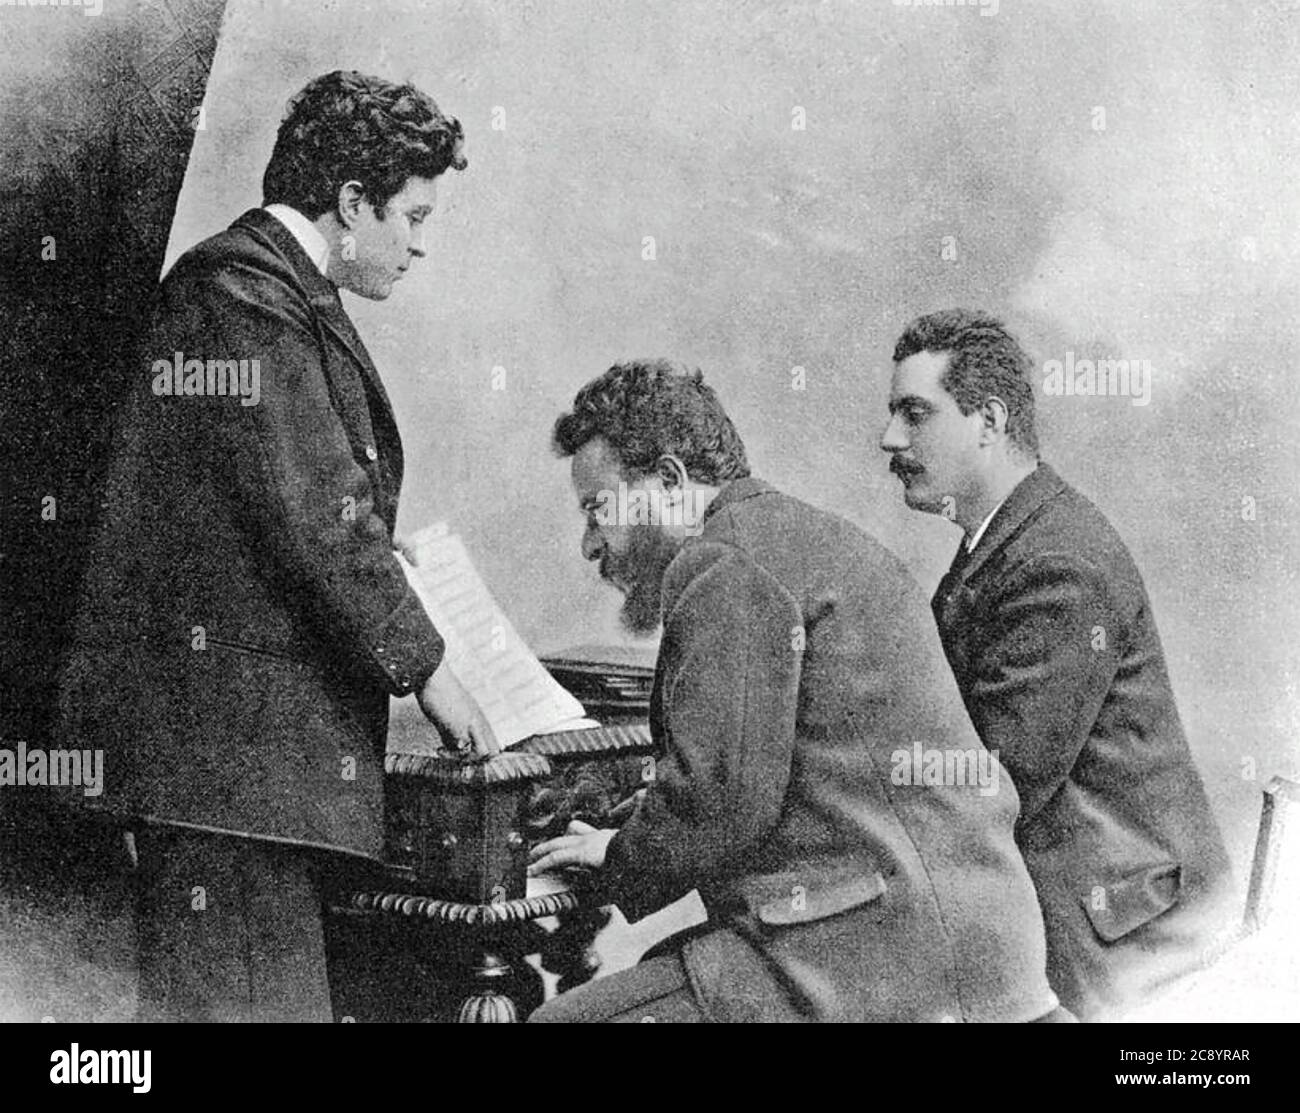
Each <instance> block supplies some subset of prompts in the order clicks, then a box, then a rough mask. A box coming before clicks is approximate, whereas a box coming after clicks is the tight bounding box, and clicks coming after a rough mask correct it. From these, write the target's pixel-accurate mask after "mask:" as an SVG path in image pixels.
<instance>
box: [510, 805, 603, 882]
mask: <svg viewBox="0 0 1300 1113" xmlns="http://www.w3.org/2000/svg"><path fill="white" fill-rule="evenodd" d="M617 833H618V832H616V831H613V830H599V829H597V828H595V827H592V826H591V825H590V824H587V823H582V822H580V821H579V820H576V819H575V820H573V822H571V823H570V824H569V827H568V831H567V832H566V833H565V834H563V835H561V836H559V838H555V839H547V840H546V842H541V843H538V844H537V845H536V846H535V847H533V848H532V850H531V851H530V852H529V855H528V857H529V862H528V876H529V877H535V876H537V875H538V874H541V873H548V872H550V871H552V870H562V869H587V870H598V869H600V867H601V866H603V865H604V864H605V850H606V848H607V847H608V846H609V840H610V839H612V838H613V837H614V836H615V835H616V834H617Z"/></svg>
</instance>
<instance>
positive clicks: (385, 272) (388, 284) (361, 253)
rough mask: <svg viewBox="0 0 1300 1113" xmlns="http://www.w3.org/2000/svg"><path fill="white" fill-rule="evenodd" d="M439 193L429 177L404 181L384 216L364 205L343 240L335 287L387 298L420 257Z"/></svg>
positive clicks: (364, 296) (371, 297)
mask: <svg viewBox="0 0 1300 1113" xmlns="http://www.w3.org/2000/svg"><path fill="white" fill-rule="evenodd" d="M437 191H438V186H437V182H436V181H435V180H434V179H433V178H408V179H407V180H406V184H405V185H404V186H403V187H402V188H401V189H400V190H399V191H398V192H397V193H395V194H394V195H393V196H392V197H391V198H390V199H389V201H388V204H387V205H386V206H385V207H384V210H383V213H382V214H380V213H377V212H376V211H375V209H374V206H372V205H370V204H368V203H365V202H363V203H362V205H361V215H360V218H359V220H358V221H357V223H356V224H355V225H354V226H353V227H352V228H351V229H349V231H348V232H347V233H345V235H344V238H343V246H342V249H341V250H340V253H339V255H340V258H339V266H338V284H339V285H340V286H342V287H344V288H345V289H347V290H351V291H352V292H353V293H354V294H358V295H360V296H361V297H363V298H370V299H371V300H372V301H383V300H384V299H385V298H386V297H388V295H389V294H391V293H392V292H393V283H395V282H397V281H398V280H399V279H400V278H401V277H402V275H403V274H405V273H406V268H407V267H409V266H410V265H411V262H412V261H413V260H414V259H417V258H423V257H424V253H425V248H424V224H425V221H426V219H427V218H428V216H429V215H430V214H431V213H432V212H433V209H434V205H435V203H436V201H437ZM381 215H382V216H383V219H382V220H381V219H380V216H381Z"/></svg>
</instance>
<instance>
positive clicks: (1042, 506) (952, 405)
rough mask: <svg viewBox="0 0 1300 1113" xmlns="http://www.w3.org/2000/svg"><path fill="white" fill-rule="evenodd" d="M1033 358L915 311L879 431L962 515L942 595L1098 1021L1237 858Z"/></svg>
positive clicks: (1062, 968) (966, 681)
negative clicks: (1048, 448) (1064, 461)
mask: <svg viewBox="0 0 1300 1113" xmlns="http://www.w3.org/2000/svg"><path fill="white" fill-rule="evenodd" d="M1031 373H1032V366H1031V364H1030V360H1029V357H1028V355H1026V353H1025V352H1024V350H1023V349H1022V348H1021V347H1020V345H1019V344H1018V343H1017V342H1016V340H1015V338H1014V337H1013V336H1011V334H1010V333H1008V332H1007V330H1006V328H1005V327H1004V326H1003V324H1002V323H1001V322H1000V321H998V320H996V319H995V318H993V317H991V316H989V315H988V314H985V313H977V312H971V311H967V310H960V309H954V310H948V311H945V312H940V313H934V314H931V315H929V316H925V317H921V318H918V319H917V320H915V321H913V322H912V323H911V324H910V325H909V326H908V327H907V330H906V331H905V332H904V333H903V335H902V336H901V337H900V338H899V340H898V343H897V345H896V346H895V348H894V373H893V382H892V386H891V389H890V396H889V412H890V420H889V424H888V426H887V427H886V429H885V432H884V436H883V438H882V440H881V448H882V449H884V450H885V451H886V452H888V453H889V454H890V464H889V466H890V470H891V471H892V472H893V473H894V474H895V475H897V476H898V477H899V478H900V480H901V481H902V484H903V497H904V500H905V501H906V503H907V505H908V506H909V507H911V508H912V509H914V510H922V511H925V512H927V513H930V514H942V515H944V516H945V517H947V518H949V520H951V521H954V522H956V524H957V525H959V526H960V527H961V528H962V531H963V533H964V535H965V536H964V537H963V538H962V541H961V543H960V545H959V546H958V551H957V556H956V559H955V560H954V561H953V565H952V569H951V570H950V571H949V572H948V574H947V575H946V576H945V577H944V579H943V580H942V582H941V583H940V585H939V589H938V591H937V592H936V594H935V597H934V602H933V608H934V615H935V618H936V620H937V622H938V628H939V633H940V635H941V637H942V639H943V645H944V649H945V651H946V653H947V656H948V660H949V662H950V664H951V665H952V669H953V672H954V674H955V675H956V678H957V683H958V685H959V686H960V688H961V692H962V695H963V697H964V699H965V701H966V707H967V709H968V710H969V711H970V715H971V719H972V720H973V721H974V723H975V727H976V729H977V730H978V731H979V733H980V737H981V738H982V739H983V741H984V745H985V746H986V747H988V748H989V749H990V750H992V751H994V752H996V753H998V754H1000V755H1001V758H1002V762H1003V764H1004V765H1005V766H1006V769H1007V771H1008V772H1009V773H1010V774H1011V777H1012V779H1013V780H1014V781H1015V783H1016V787H1017V789H1018V790H1019V794H1020V803H1021V814H1020V819H1019V821H1018V823H1017V826H1016V840H1017V842H1018V843H1019V845H1020V848H1021V851H1022V852H1023V854H1024V857H1025V861H1026V863H1027V864H1028V866H1029V871H1030V873H1031V874H1032V875H1033V878H1034V881H1035V883H1036V885H1037V887H1038V896H1039V900H1040V902H1041V904H1042V908H1043V917H1044V920H1045V922H1046V925H1047V944H1048V967H1047V970H1048V977H1049V979H1050V981H1051V984H1052V988H1053V989H1054V990H1055V991H1056V992H1057V994H1058V995H1059V996H1060V998H1061V1001H1062V1003H1063V1004H1064V1005H1065V1006H1066V1007H1067V1008H1069V1009H1070V1010H1071V1011H1072V1012H1074V1013H1075V1014H1076V1015H1078V1016H1080V1017H1081V1018H1084V1019H1093V1018H1096V1019H1100V1018H1105V1017H1108V1016H1112V1015H1114V1014H1116V1013H1117V1012H1119V1011H1122V1010H1123V1009H1124V1008H1125V1007H1126V1006H1132V1005H1135V1004H1138V1003H1141V1001H1142V1000H1143V999H1144V998H1146V997H1147V996H1149V994H1150V993H1151V992H1152V991H1153V990H1155V989H1156V988H1158V987H1160V986H1161V985H1163V984H1166V983H1167V982H1168V981H1170V980H1171V979H1172V978H1174V977H1176V976H1178V975H1179V974H1181V973H1183V972H1185V971H1187V970H1188V969H1191V968H1194V967H1195V965H1196V964H1197V963H1198V962H1200V961H1203V960H1204V958H1205V957H1206V951H1207V947H1208V945H1209V944H1210V943H1211V941H1212V939H1213V937H1214V934H1215V932H1216V930H1217V928H1218V927H1219V926H1220V924H1221V922H1222V919H1223V917H1224V915H1225V911H1226V910H1225V908H1224V902H1225V900H1226V898H1227V897H1228V896H1229V886H1228V884H1227V881H1228V868H1227V860H1226V856H1225V852H1224V848H1223V843H1222V840H1221V838H1220V835H1219V829H1218V825H1217V824H1216V823H1215V820H1214V817H1213V815H1212V814H1211V811H1210V806H1209V803H1208V801H1207V799H1206V795H1205V790H1204V788H1203V787H1202V784H1201V779H1200V776H1199V775H1198V774H1197V772H1196V768H1195V766H1194V765H1193V763H1192V757H1191V753H1190V751H1189V750H1188V746H1187V741H1186V739H1185V738H1184V736H1183V728H1182V724H1181V723H1180V721H1179V717H1178V710H1177V707H1176V706H1175V704H1174V697H1173V691H1172V689H1171V688H1170V684H1169V677H1168V674H1167V672H1166V669H1165V662H1164V654H1163V651H1162V649H1161V645H1160V637H1159V634H1158V633H1157V631H1156V625H1155V619H1154V617H1153V615H1152V612H1151V602H1150V600H1149V599H1148V598H1147V594H1146V589H1145V587H1144V586H1143V583H1142V577H1141V576H1140V575H1139V573H1138V570H1137V567H1136V566H1135V565H1134V563H1133V559H1132V557H1131V556H1130V555H1129V552H1128V550H1127V548H1125V546H1124V543H1123V541H1121V540H1120V538H1119V536H1118V535H1117V534H1116V532H1115V531H1114V529H1113V528H1112V527H1111V525H1110V523H1109V522H1108V521H1107V520H1106V519H1105V518H1104V517H1103V516H1102V515H1101V513H1100V512H1099V511H1098V510H1097V509H1096V507H1094V506H1093V505H1092V504H1091V503H1090V502H1088V501H1087V500H1086V499H1085V498H1083V497H1082V496H1081V495H1080V494H1078V492H1076V491H1075V490H1073V489H1072V488H1071V487H1069V486H1067V485H1066V484H1065V483H1064V482H1063V481H1062V480H1061V479H1060V478H1059V477H1058V476H1057V474H1056V473H1055V472H1054V471H1053V470H1052V469H1051V468H1050V467H1049V466H1048V465H1047V464H1045V463H1043V462H1041V461H1040V459H1039V454H1038V440H1037V435H1036V432H1035V428H1034V391H1033V385H1032V383H1031V379H1030V375H1031Z"/></svg>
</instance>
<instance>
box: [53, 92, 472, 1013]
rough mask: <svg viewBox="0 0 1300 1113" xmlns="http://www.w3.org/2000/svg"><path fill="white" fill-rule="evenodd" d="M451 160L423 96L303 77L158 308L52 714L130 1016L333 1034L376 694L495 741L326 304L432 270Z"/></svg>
mask: <svg viewBox="0 0 1300 1113" xmlns="http://www.w3.org/2000/svg"><path fill="white" fill-rule="evenodd" d="M461 142H462V132H461V126H460V124H459V123H458V122H457V121H456V120H455V119H452V118H449V117H447V116H444V115H443V114H442V112H440V111H439V109H438V106H437V105H436V104H435V103H434V102H433V100H432V99H430V98H429V97H428V96H427V95H426V94H424V93H422V92H421V91H420V90H418V89H416V88H415V87H414V86H411V85H402V84H394V83H392V82H389V81H384V80H382V79H380V78H376V77H367V76H364V75H362V74H359V73H353V72H343V71H338V72H335V73H330V74H326V75H324V76H323V77H320V78H317V79H316V80H314V81H312V82H311V83H310V84H308V85H307V86H306V88H304V89H303V90H302V91H301V92H300V93H299V94H298V95H297V96H296V97H294V98H293V99H292V100H291V101H290V103H289V106H288V110H287V112H286V114H285V117H284V119H283V122H282V123H281V125H280V129H279V135H278V138H277V140H276V144H275V149H274V152H273V154H272V156H271V161H270V163H269V165H268V166H267V168H266V172H265V176H264V179H263V196H264V202H263V206H262V207H261V208H258V209H253V210H251V211H250V212H247V213H245V214H244V215H243V216H241V217H240V218H239V219H238V220H236V221H235V222H234V224H232V225H231V226H230V228H228V229H227V230H226V231H224V232H222V233H220V234H218V235H216V236H213V237H212V238H211V239H208V240H206V241H204V242H203V243H201V244H199V245H198V246H196V247H194V248H193V249H191V250H190V251H189V252H187V253H186V254H185V255H184V256H183V257H182V258H181V259H180V260H179V261H178V262H177V264H176V265H175V267H174V268H173V269H172V270H171V271H170V273H169V274H168V275H167V276H166V278H165V279H164V280H163V282H162V284H161V287H160V289H159V290H158V293H157V295H156V298H155V300H154V303H153V306H152V309H151V313H150V316H149V319H148V321H147V323H146V326H145V328H144V331H143V336H142V341H141V348H140V355H139V374H138V376H136V378H135V380H134V382H133V389H132V390H131V392H130V394H129V396H128V397H126V398H125V399H124V400H123V403H122V407H121V412H120V414H119V426H118V430H117V435H116V439H115V444H114V450H113V454H112V458H111V463H110V470H109V475H108V481H107V487H106V490H105V495H104V498H103V502H102V520H101V523H100V526H99V530H98V534H97V539H96V542H95V544H94V547H93V550H92V554H91V559H90V562H89V567H88V573H87V578H86V582H85V586H84V593H83V600H82V606H81V610H80V614H79V618H78V624H77V630H76V637H75V641H74V645H73V649H72V651H71V653H70V656H69V658H68V660H67V662H66V665H65V668H64V673H63V678H62V685H61V696H60V711H61V717H62V724H63V731H64V736H65V738H66V739H67V740H68V744H69V745H75V746H84V747H86V748H91V749H102V750H103V752H104V770H105V772H104V787H103V792H102V795H100V796H98V797H97V798H94V799H86V800H85V801H84V802H85V803H86V804H88V805H92V806H95V807H97V808H98V809H100V810H101V811H102V812H106V813H107V814H108V815H109V816H110V817H112V819H114V820H115V821H118V822H121V823H122V824H123V825H124V826H125V827H126V828H127V830H128V831H129V832H130V834H131V836H132V838H133V840H134V846H135V849H136V854H137V856H138V866H139V870H140V873H141V907H140V920H139V925H140V1014H141V1016H142V1017H146V1018H153V1019H171V1020H289V1019H294V1020H322V1021H325V1020H329V1019H331V1010H330V998H329V986H328V982H327V979H326V965H325V954H326V950H325V942H324V930H323V916H322V895H323V886H324V884H325V881H326V878H327V876H328V875H330V874H331V873H335V872H337V871H338V870H339V869H340V868H341V864H342V863H345V862H346V861H347V860H348V859H349V858H351V859H352V860H354V861H358V860H359V861H364V860H366V859H373V858H375V857H377V856H378V854H379V851H380V848H381V840H382V815H383V809H382V804H383V797H382V793H383V783H382V782H383V754H384V745H385V737H386V733H387V724H388V701H389V697H390V696H405V695H409V694H414V695H416V697H417V698H418V700H419V702H420V706H421V707H422V708H423V710H424V711H425V713H426V714H427V715H428V716H429V718H430V719H432V720H433V721H434V722H435V723H437V725H438V726H439V728H440V729H441V730H442V732H443V734H444V735H445V736H448V737H449V738H450V740H452V741H453V742H454V743H455V744H456V745H457V746H458V747H459V748H462V749H464V750H468V749H470V748H473V749H475V750H478V751H480V752H489V751H491V750H492V749H493V748H494V747H495V742H494V740H493V739H492V737H491V731H490V728H489V727H488V726H487V724H486V722H485V721H484V720H483V718H482V716H481V714H480V713H479V712H478V711H477V710H476V709H474V707H473V705H472V704H471V703H470V701H469V699H468V697H467V696H466V695H465V693H464V691H463V690H462V689H461V688H460V686H459V685H458V684H457V683H456V681H455V680H454V679H453V678H452V677H451V676H450V675H449V673H448V671H447V670H446V669H445V668H441V667H440V665H441V662H442V659H443V642H442V638H441V637H440V636H439V634H438V631H437V630H435V629H434V627H433V626H432V624H431V623H430V621H429V619H428V617H427V616H426V614H425V612H424V610H423V609H422V608H421V606H420V603H419V601H418V600H417V599H416V597H415V595H414V594H413V592H412V591H411V589H410V587H409V585H408V584H407V581H406V579H405V577H404V575H403V573H402V569H401V567H400V566H399V564H398V562H397V560H396V559H395V556H394V552H393V547H394V543H393V528H394V523H395V520H396V515H397V499H398V492H399V489H400V487H401V482H402V467H403V463H402V447H401V442H400V440H399V437H398V432H397V426H396V423H395V421H394V417H393V412H392V409H391V407H390V404H389V401H388V396H387V394H386V393H385V390H384V386H383V383H382V381H381V379H380V377H379V373H378V371H377V369H376V368H375V365H374V364H373V362H372V361H371V359H370V356H369V355H368V354H367V352H366V348H365V345H364V344H363V343H362V341H361V338H360V337H359V336H358V335H357V333H356V330H355V329H354V328H353V326H352V322H351V320H350V319H349V318H348V315H347V313H346V312H345V310H344V308H343V305H342V304H341V302H340V300H339V294H338V288H339V287H342V288H344V289H346V290H350V291H351V292H352V293H354V294H358V295H360V296H361V297H364V298H370V299H372V300H382V299H384V298H387V297H388V296H389V294H390V293H391V292H392V289H393V286H394V284H395V283H396V282H398V281H399V280H400V279H401V277H402V276H403V274H404V273H405V272H406V270H407V268H408V267H409V266H410V265H411V264H412V263H413V262H414V261H415V260H416V259H418V258H422V257H423V256H424V255H425V225H426V222H427V220H428V218H429V216H430V215H431V214H432V212H433V211H434V205H435V200H436V190H437V180H438V178H439V177H440V176H441V175H442V174H443V173H444V172H445V171H446V170H448V169H456V170H460V169H463V168H464V167H465V165H466V162H465V159H464V157H463V156H462V154H461Z"/></svg>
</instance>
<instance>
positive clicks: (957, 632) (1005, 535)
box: [930, 463, 1065, 681]
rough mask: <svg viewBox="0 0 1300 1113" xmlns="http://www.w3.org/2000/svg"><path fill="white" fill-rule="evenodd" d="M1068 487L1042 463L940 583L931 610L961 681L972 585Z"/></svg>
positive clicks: (962, 551) (960, 552)
mask: <svg viewBox="0 0 1300 1113" xmlns="http://www.w3.org/2000/svg"><path fill="white" fill-rule="evenodd" d="M1063 490H1065V484H1064V482H1062V480H1061V477H1060V476H1058V475H1057V474H1056V472H1054V471H1053V470H1052V469H1051V468H1050V467H1048V466H1047V465H1046V464H1043V463H1040V464H1039V465H1038V467H1037V468H1035V469H1034V471H1032V472H1031V473H1030V474H1029V475H1027V476H1025V478H1024V479H1022V480H1021V481H1020V483H1019V484H1018V485H1017V486H1016V488H1015V490H1013V491H1012V492H1011V494H1010V495H1009V496H1008V497H1007V500H1006V502H1004V503H1003V504H1002V505H1001V506H1000V507H999V508H998V512H997V513H996V514H995V515H993V520H992V521H991V522H989V528H988V529H987V530H985V531H984V536H983V537H981V538H980V540H979V544H978V545H976V546H975V551H974V552H972V553H969V554H967V553H965V546H966V542H965V540H964V539H963V540H962V541H961V542H960V544H959V546H958V549H957V556H956V557H955V558H954V559H953V562H952V567H951V568H949V570H948V572H947V574H946V575H945V576H944V578H943V579H942V580H940V581H939V586H938V588H937V589H936V590H935V593H934V599H933V600H932V601H931V604H930V606H931V608H932V609H933V611H934V617H935V623H936V624H937V626H938V627H939V634H940V637H941V640H942V641H943V647H944V652H945V653H946V654H947V655H948V662H949V664H950V665H951V666H952V669H953V672H954V673H955V674H956V676H957V677H958V680H959V681H960V680H961V678H962V677H963V676H964V674H965V668H966V645H965V641H966V639H965V637H964V635H963V633H962V631H963V630H964V629H965V627H966V625H967V620H968V617H969V611H970V609H971V607H972V606H973V605H974V602H975V597H976V592H975V589H974V588H973V587H972V586H971V581H972V579H973V578H974V577H975V575H976V574H977V573H978V572H979V570H980V569H981V568H982V567H983V566H984V565H985V563H987V561H988V560H989V558H990V557H992V555H993V554H994V553H996V552H997V551H998V550H999V549H1001V548H1002V547H1003V546H1005V545H1006V544H1007V543H1008V542H1010V540H1011V539H1012V538H1013V537H1014V536H1015V535H1016V534H1017V533H1018V532H1019V531H1020V529H1021V528H1022V527H1023V526H1024V524H1025V523H1026V522H1027V521H1028V520H1029V519H1030V518H1031V517H1033V515H1034V514H1035V513H1036V512H1037V511H1038V509H1039V507H1041V506H1042V505H1043V504H1044V503H1045V502H1047V501H1048V500H1050V499H1053V498H1055V497H1056V496H1057V495H1059V494H1060V493H1061V492H1062V491H1063Z"/></svg>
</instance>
